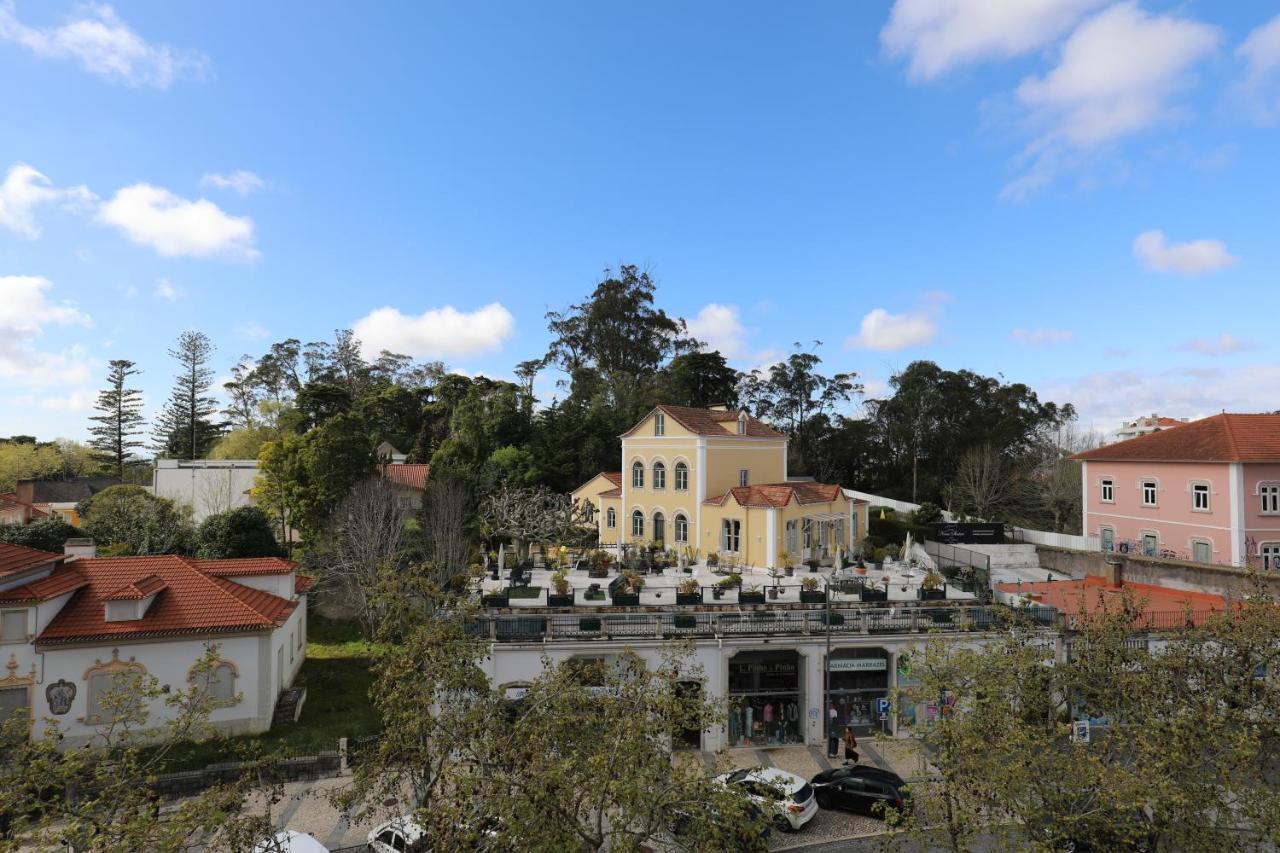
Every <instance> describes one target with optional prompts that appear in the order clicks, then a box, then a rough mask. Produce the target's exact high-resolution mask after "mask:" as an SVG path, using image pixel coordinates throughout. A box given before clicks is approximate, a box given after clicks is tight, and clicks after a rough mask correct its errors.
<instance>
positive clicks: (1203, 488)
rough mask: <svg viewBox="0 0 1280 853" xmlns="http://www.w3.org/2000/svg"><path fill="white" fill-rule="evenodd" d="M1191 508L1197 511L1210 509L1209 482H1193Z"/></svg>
mask: <svg viewBox="0 0 1280 853" xmlns="http://www.w3.org/2000/svg"><path fill="white" fill-rule="evenodd" d="M1191 508H1192V509H1194V510H1195V511H1196V512H1208V511H1209V485H1208V484H1207V483H1192V484H1191Z"/></svg>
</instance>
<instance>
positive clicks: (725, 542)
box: [720, 518, 742, 553]
mask: <svg viewBox="0 0 1280 853" xmlns="http://www.w3.org/2000/svg"><path fill="white" fill-rule="evenodd" d="M741 546H742V522H741V521H739V520H738V519H736V518H726V519H724V520H723V521H721V522H720V550H721V551H729V552H731V553H737V552H738V549H739V548H740V547H741Z"/></svg>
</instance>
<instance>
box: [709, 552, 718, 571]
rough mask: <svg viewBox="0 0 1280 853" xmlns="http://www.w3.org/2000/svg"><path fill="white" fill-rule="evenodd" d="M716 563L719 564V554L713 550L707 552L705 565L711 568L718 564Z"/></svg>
mask: <svg viewBox="0 0 1280 853" xmlns="http://www.w3.org/2000/svg"><path fill="white" fill-rule="evenodd" d="M718 565H720V555H719V554H716V553H714V552H713V553H710V554H708V555H707V566H709V567H710V568H713V569H714V568H715V567H716V566H718Z"/></svg>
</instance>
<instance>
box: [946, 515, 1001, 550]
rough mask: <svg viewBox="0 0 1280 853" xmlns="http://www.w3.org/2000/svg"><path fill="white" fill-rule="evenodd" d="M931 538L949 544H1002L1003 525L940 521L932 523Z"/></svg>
mask: <svg viewBox="0 0 1280 853" xmlns="http://www.w3.org/2000/svg"><path fill="white" fill-rule="evenodd" d="M933 538H934V539H935V540H937V541H938V542H946V543H947V544H949V545H1001V544H1004V525H1003V524H986V523H979V524H961V523H959V522H954V521H946V522H940V523H938V524H935V525H933Z"/></svg>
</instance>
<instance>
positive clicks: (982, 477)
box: [946, 444, 1021, 520]
mask: <svg viewBox="0 0 1280 853" xmlns="http://www.w3.org/2000/svg"><path fill="white" fill-rule="evenodd" d="M1020 486H1021V482H1020V480H1019V474H1018V472H1017V471H1015V470H1014V468H1013V466H1012V465H1011V464H1010V462H1009V461H1008V460H1007V459H1006V458H1005V457H1004V456H1002V455H1001V454H1000V452H999V451H998V450H996V449H995V448H994V447H992V446H991V445H990V444H982V445H979V446H977V447H973V448H970V449H969V450H967V451H965V454H964V456H962V457H960V462H959V464H957V465H956V472H955V476H953V477H952V478H951V482H950V483H948V484H947V488H946V495H947V508H948V509H949V510H951V511H952V512H957V511H959V512H964V513H966V514H968V515H973V516H976V517H978V518H981V519H985V520H991V519H995V518H1001V517H1003V515H1004V514H1006V513H1007V512H1009V511H1010V510H1011V509H1012V508H1013V507H1014V506H1015V503H1016V501H1017V499H1018V497H1019V489H1020Z"/></svg>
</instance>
